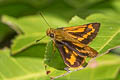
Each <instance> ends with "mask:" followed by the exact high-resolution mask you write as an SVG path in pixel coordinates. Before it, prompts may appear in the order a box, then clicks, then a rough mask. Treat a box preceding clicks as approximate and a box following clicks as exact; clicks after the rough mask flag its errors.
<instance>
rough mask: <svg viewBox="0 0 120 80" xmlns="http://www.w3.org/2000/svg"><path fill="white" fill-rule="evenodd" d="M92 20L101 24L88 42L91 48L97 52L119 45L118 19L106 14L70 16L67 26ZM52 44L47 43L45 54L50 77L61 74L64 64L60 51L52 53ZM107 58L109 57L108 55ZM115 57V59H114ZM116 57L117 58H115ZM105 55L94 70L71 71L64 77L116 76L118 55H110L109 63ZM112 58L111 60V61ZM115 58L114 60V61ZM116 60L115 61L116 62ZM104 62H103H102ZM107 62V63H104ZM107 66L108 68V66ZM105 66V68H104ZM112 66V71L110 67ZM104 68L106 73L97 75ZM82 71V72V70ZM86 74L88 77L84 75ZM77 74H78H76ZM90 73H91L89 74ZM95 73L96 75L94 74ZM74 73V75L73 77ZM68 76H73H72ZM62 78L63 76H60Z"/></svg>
mask: <svg viewBox="0 0 120 80" xmlns="http://www.w3.org/2000/svg"><path fill="white" fill-rule="evenodd" d="M94 22H99V23H100V24H101V26H100V31H99V33H98V35H97V37H96V38H95V39H94V40H93V41H92V42H91V43H90V44H89V46H90V47H92V48H93V49H95V50H97V51H98V52H99V53H101V54H102V53H105V52H107V51H108V49H110V48H113V47H116V46H119V45H120V40H119V37H120V35H119V34H120V33H119V32H120V27H119V25H120V23H119V22H118V21H114V20H112V19H111V18H109V17H107V16H106V15H103V14H93V15H90V16H88V17H87V18H86V19H85V20H83V19H81V18H79V17H77V16H75V17H73V18H72V20H71V21H70V22H69V26H71V25H72V26H77V25H82V24H87V23H94ZM53 53H54V51H53V48H52V44H51V43H48V46H47V49H46V55H45V64H47V68H46V71H49V72H50V73H49V74H48V75H49V76H51V77H56V76H58V75H60V74H61V75H62V74H63V73H65V70H64V68H65V64H64V63H63V61H62V60H61V57H59V56H60V53H59V52H58V51H57V50H56V52H55V53H54V54H53ZM108 58H109V57H108ZM114 58H115V59H114ZM116 59H117V60H116ZM106 60H107V57H105V58H104V59H102V60H101V61H100V62H98V64H100V65H99V66H98V67H96V68H95V69H94V70H93V69H90V68H88V69H85V71H84V70H80V71H78V72H76V73H73V74H72V73H71V74H70V75H69V76H68V77H67V78H65V79H71V80H72V79H77V78H78V79H79V77H77V76H80V74H81V77H82V78H83V80H88V79H89V80H96V79H99V78H100V79H104V78H105V79H109V78H110V79H112V78H113V79H114V78H115V77H116V74H117V72H118V71H119V68H120V67H119V65H120V64H119V61H120V59H119V57H117V56H115V57H112V56H111V58H110V59H109V60H108V61H110V62H109V63H108V62H106ZM111 60H112V61H111ZM114 60H115V61H114ZM116 61H117V62H116ZM102 62H103V63H105V64H102ZM106 63H108V64H106ZM108 67H109V68H108ZM106 68H107V69H106ZM111 68H112V71H111V72H109V71H110V69H111ZM104 70H106V73H102V74H101V75H98V73H99V71H104ZM82 71H84V72H82ZM83 73H84V75H85V76H86V74H88V75H87V76H89V77H85V76H84V75H82V74H83ZM76 74H79V75H76ZM89 74H91V75H89ZM95 74H96V75H95ZM75 75H76V77H75ZM70 76H74V77H73V78H72V77H70ZM81 77H80V78H81ZM60 79H64V78H60Z"/></svg>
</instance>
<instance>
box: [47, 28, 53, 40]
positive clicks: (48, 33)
mask: <svg viewBox="0 0 120 80" xmlns="http://www.w3.org/2000/svg"><path fill="white" fill-rule="evenodd" d="M46 34H47V36H50V37H51V38H54V37H55V34H54V29H53V28H49V29H48V30H47V31H46Z"/></svg>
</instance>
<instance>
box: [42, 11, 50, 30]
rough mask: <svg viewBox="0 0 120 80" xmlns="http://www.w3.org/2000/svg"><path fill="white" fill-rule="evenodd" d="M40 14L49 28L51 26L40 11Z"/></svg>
mask: <svg viewBox="0 0 120 80" xmlns="http://www.w3.org/2000/svg"><path fill="white" fill-rule="evenodd" d="M40 15H41V17H42V18H43V19H44V21H45V23H46V24H47V25H48V26H49V28H51V27H50V25H49V23H48V22H47V20H46V19H45V17H44V16H43V15H42V12H40Z"/></svg>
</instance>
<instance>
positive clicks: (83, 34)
mask: <svg viewBox="0 0 120 80" xmlns="http://www.w3.org/2000/svg"><path fill="white" fill-rule="evenodd" d="M99 27H100V23H90V24H85V25H81V26H73V27H65V28H61V29H62V30H64V31H65V32H68V33H69V34H70V35H71V37H73V38H74V39H77V40H78V41H80V42H81V43H83V44H88V43H89V42H91V41H92V40H93V39H94V38H95V37H96V35H97V32H98V31H99Z"/></svg>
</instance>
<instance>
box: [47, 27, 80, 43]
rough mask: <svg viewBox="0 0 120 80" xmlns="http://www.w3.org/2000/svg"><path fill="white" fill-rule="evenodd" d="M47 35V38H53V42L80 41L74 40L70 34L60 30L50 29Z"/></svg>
mask: <svg viewBox="0 0 120 80" xmlns="http://www.w3.org/2000/svg"><path fill="white" fill-rule="evenodd" d="M46 34H47V36H49V37H51V38H52V39H53V40H56V41H60V42H61V41H63V40H66V41H70V42H79V41H78V40H76V39H74V38H72V37H71V36H70V34H68V33H67V32H65V31H63V30H61V29H59V28H58V29H53V28H49V29H48V30H47V31H46Z"/></svg>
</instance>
